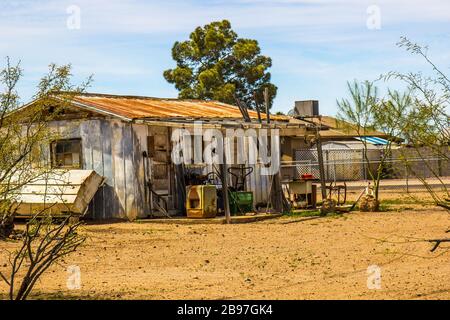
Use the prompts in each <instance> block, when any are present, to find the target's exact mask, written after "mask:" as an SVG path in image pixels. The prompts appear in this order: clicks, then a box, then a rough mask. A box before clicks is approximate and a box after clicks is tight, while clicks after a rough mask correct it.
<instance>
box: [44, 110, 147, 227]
mask: <svg viewBox="0 0 450 320" xmlns="http://www.w3.org/2000/svg"><path fill="white" fill-rule="evenodd" d="M50 126H51V127H52V128H54V130H55V132H57V135H56V137H57V138H64V139H68V138H81V140H82V142H81V143H82V158H83V159H82V161H83V169H87V170H95V171H96V172H97V173H98V174H100V175H102V176H104V177H105V178H106V181H105V185H104V186H103V187H102V188H101V189H99V190H98V191H97V193H96V195H95V197H94V199H93V201H92V202H91V203H90V205H89V210H88V216H90V217H92V218H93V219H96V220H99V219H116V218H119V219H128V220H134V219H136V218H139V217H145V216H146V215H147V213H148V204H147V203H146V202H145V196H144V194H145V190H144V183H145V181H144V169H143V156H142V152H143V151H144V150H146V149H147V139H146V137H147V130H148V129H147V126H146V125H139V124H131V123H125V122H122V121H120V120H109V119H88V120H70V121H69V120H67V121H54V122H52V123H51V124H50ZM48 156H50V155H48Z"/></svg>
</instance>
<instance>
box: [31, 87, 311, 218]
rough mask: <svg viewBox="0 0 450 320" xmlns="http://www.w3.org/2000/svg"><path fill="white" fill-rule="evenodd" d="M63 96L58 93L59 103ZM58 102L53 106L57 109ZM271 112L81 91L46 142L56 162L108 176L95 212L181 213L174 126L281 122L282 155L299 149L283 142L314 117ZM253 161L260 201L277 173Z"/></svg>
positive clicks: (250, 185) (250, 183)
mask: <svg viewBox="0 0 450 320" xmlns="http://www.w3.org/2000/svg"><path fill="white" fill-rule="evenodd" d="M58 101H59V100H58V96H57V95H55V97H54V102H55V106H58V103H59V102H58ZM33 103H35V102H31V103H29V104H28V105H26V106H24V107H23V109H24V108H27V107H29V106H31V105H33ZM57 109H58V108H55V109H52V108H49V112H52V110H57ZM58 110H59V109H58ZM266 120H267V116H266V115H265V114H263V113H261V114H258V113H257V112H255V111H252V110H245V111H244V112H243V111H242V108H240V107H237V106H233V105H229V104H224V103H221V102H216V101H196V100H179V99H161V98H151V97H140V96H119V95H106V94H93V93H85V94H78V95H76V96H74V97H73V98H72V99H71V101H70V103H69V105H68V106H67V107H64V109H63V110H62V111H61V110H59V111H58V114H57V116H55V117H54V120H52V121H51V123H49V126H50V128H51V129H52V130H53V131H54V132H55V137H57V138H55V141H53V142H52V143H51V145H49V146H44V147H43V150H44V153H45V154H44V157H47V158H48V159H49V163H50V164H51V166H53V167H55V168H58V169H66V170H78V169H84V170H94V171H95V172H96V173H97V174H98V175H100V176H102V177H104V179H105V181H104V183H103V185H102V186H101V187H100V188H99V190H98V191H97V192H96V194H95V196H94V198H93V200H92V201H91V203H90V205H89V210H88V215H89V216H90V217H92V218H94V219H112V218H120V219H129V220H134V219H136V218H145V217H149V216H155V215H161V214H165V215H167V214H170V215H175V214H177V213H179V212H180V210H179V208H180V207H181V205H180V201H181V200H180V198H179V197H178V195H179V193H180V192H181V190H180V185H179V183H178V182H179V181H180V179H184V177H181V176H180V172H178V171H177V166H176V164H174V162H173V160H172V152H173V149H174V141H173V139H172V136H173V133H174V131H175V130H177V129H183V130H187V131H188V132H191V133H193V134H198V133H195V132H194V130H195V125H196V124H197V123H198V122H201V123H202V128H203V129H202V130H204V129H207V128H209V129H216V130H219V131H224V130H227V129H230V128H231V129H244V130H245V129H253V130H255V131H256V132H259V131H261V130H269V131H270V129H275V130H278V132H279V136H280V137H281V138H280V140H281V143H282V146H281V148H280V149H281V151H280V150H277V151H276V152H277V154H276V155H275V156H276V157H277V158H281V153H282V152H285V153H291V155H290V156H292V152H293V151H292V150H289V149H286V148H284V147H283V144H286V145H288V144H289V140H290V139H291V138H303V137H305V136H306V131H307V129H308V124H307V123H305V122H302V121H300V120H296V119H293V118H291V117H287V116H283V115H270V122H269V121H266ZM200 134H202V132H201V133H200ZM233 143H234V142H233ZM196 165H197V167H198V166H200V167H202V168H203V173H205V174H206V173H207V172H208V170H211V168H210V167H209V168H208V166H207V165H205V164H200V165H199V164H198V163H197V164H196ZM196 165H194V164H193V167H195V166H196ZM252 166H253V170H252V173H251V175H250V176H249V177H248V179H247V180H246V188H247V189H248V190H251V191H253V193H254V202H255V203H258V202H265V201H267V199H268V197H269V191H268V190H269V178H268V177H267V176H264V175H262V174H261V169H262V168H263V167H264V166H265V165H264V164H254V165H252ZM205 170H206V171H205ZM194 171H195V170H194ZM184 174H185V173H184ZM163 207H164V208H163ZM161 211H164V212H161Z"/></svg>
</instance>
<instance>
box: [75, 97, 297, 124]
mask: <svg viewBox="0 0 450 320" xmlns="http://www.w3.org/2000/svg"><path fill="white" fill-rule="evenodd" d="M73 101H74V102H75V103H79V104H82V105H84V106H88V107H90V108H94V109H97V110H98V111H100V112H101V111H103V112H106V113H110V114H114V115H118V116H120V117H124V118H128V119H145V118H155V119H174V118H180V119H212V118H223V119H242V114H241V112H240V110H239V108H238V107H236V106H233V105H230V104H226V103H222V102H218V101H203V100H180V99H163V98H151V97H138V96H118V95H105V94H93V93H89V94H81V95H77V96H75V97H74V98H73ZM248 113H249V116H250V118H252V119H258V115H257V113H256V111H253V110H249V111H248ZM261 117H262V118H263V119H265V118H266V116H265V114H261ZM270 117H271V119H273V120H277V121H289V117H287V116H279V115H271V116H270Z"/></svg>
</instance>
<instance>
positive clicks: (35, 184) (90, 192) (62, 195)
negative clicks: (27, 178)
mask: <svg viewBox="0 0 450 320" xmlns="http://www.w3.org/2000/svg"><path fill="white" fill-rule="evenodd" d="M103 181H104V178H103V177H102V176H100V175H99V174H97V173H96V172H95V171H94V170H65V171H56V172H54V173H52V174H51V175H49V176H47V177H41V178H39V179H36V180H34V181H32V182H30V183H28V184H26V185H24V186H23V187H22V188H20V189H19V191H17V192H16V193H15V195H14V199H15V203H16V208H17V211H16V213H17V216H18V217H20V216H26V217H28V216H33V215H35V214H37V213H39V212H41V211H43V210H45V212H49V213H51V214H52V215H67V214H69V213H72V214H76V215H83V214H84V213H85V212H86V209H87V207H88V205H89V203H90V202H91V200H92V199H93V197H94V195H95V193H96V192H97V190H98V189H99V188H100V187H101V186H102V184H103Z"/></svg>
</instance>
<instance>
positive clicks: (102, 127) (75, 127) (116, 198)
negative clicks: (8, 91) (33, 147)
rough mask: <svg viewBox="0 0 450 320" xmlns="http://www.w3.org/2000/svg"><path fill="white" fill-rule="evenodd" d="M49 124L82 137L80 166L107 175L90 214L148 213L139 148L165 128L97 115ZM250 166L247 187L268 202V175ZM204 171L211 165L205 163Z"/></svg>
mask: <svg viewBox="0 0 450 320" xmlns="http://www.w3.org/2000/svg"><path fill="white" fill-rule="evenodd" d="M50 126H51V127H52V128H53V129H54V131H55V132H57V134H56V137H57V138H63V139H68V138H81V140H82V157H83V159H82V160H83V169H90V170H95V171H96V172H97V173H98V174H100V175H102V176H104V177H105V178H106V181H105V185H104V186H103V187H102V188H101V189H99V190H98V192H97V193H96V195H95V197H94V199H93V201H92V202H91V203H90V205H89V210H88V215H89V216H90V217H92V218H93V219H96V220H101V219H116V218H119V219H128V220H135V219H136V218H143V217H146V216H147V215H148V214H149V212H150V208H149V204H148V203H147V202H146V199H145V175H144V158H143V155H142V152H143V151H147V136H148V135H155V134H165V135H167V132H168V131H167V128H163V127H149V126H147V125H145V124H132V123H127V122H122V121H120V120H114V119H96V118H91V119H82V120H64V121H53V122H52V123H50ZM167 138H168V139H169V140H170V137H167ZM45 150H47V151H46V152H49V151H48V148H46V149H45ZM168 150H170V148H168ZM48 157H50V155H49V154H48ZM253 167H254V171H253V173H252V174H251V175H250V177H249V178H248V179H247V190H249V191H253V193H254V204H257V203H259V202H267V200H268V196H269V187H270V177H269V176H263V175H261V165H259V164H258V165H253ZM204 171H205V172H204V173H205V174H206V173H207V172H210V171H213V168H212V166H206V167H205V168H204ZM175 198H176V197H175Z"/></svg>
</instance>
